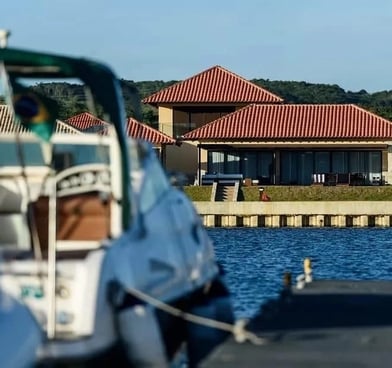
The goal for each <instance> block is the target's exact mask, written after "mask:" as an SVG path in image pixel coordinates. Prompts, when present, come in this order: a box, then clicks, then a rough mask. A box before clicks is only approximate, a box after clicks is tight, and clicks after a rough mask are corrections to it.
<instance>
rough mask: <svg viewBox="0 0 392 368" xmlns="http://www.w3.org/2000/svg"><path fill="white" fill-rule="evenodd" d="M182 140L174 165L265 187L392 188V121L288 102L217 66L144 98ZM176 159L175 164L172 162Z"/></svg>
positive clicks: (348, 108)
mask: <svg viewBox="0 0 392 368" xmlns="http://www.w3.org/2000/svg"><path fill="white" fill-rule="evenodd" d="M143 102H144V103H149V104H151V105H153V106H156V107H157V108H158V112H159V127H160V129H161V130H165V131H166V132H167V134H169V135H171V136H172V137H176V138H177V139H179V138H180V140H181V142H182V145H181V147H177V146H173V147H171V148H172V150H171V152H168V154H167V160H168V161H167V162H166V166H167V167H169V168H170V169H172V170H181V171H184V172H185V173H187V174H189V175H192V174H193V175H196V177H197V178H199V183H200V178H201V177H202V176H203V175H204V174H215V173H218V174H242V176H243V178H248V179H250V180H249V181H247V182H254V183H258V184H262V185H274V184H275V185H309V184H314V183H316V184H317V183H320V184H321V183H323V184H331V185H335V184H352V185H366V184H381V183H392V147H391V146H390V143H391V141H392V123H391V122H390V121H388V120H386V119H383V118H381V117H380V116H377V115H375V114H373V113H371V112H369V111H366V110H364V109H362V108H360V107H358V106H356V105H352V104H328V105H327V104H325V105H320V104H306V105H305V104H298V105H296V104H284V103H283V100H282V99H281V98H280V97H278V96H276V95H274V94H272V93H270V92H268V91H266V90H264V89H262V88H260V87H258V86H256V85H255V84H253V83H251V82H249V81H247V80H245V79H244V78H242V77H240V76H237V75H236V74H234V73H231V72H230V71H228V70H226V69H224V68H222V67H220V66H215V67H213V68H210V69H208V70H206V71H205V72H202V73H199V74H197V75H195V76H194V77H191V78H189V79H186V80H184V81H182V82H178V83H177V84H174V85H172V86H170V87H168V88H166V89H163V90H162V91H159V92H157V93H155V94H153V95H152V96H150V97H147V98H146V99H144V100H143ZM169 160H170V162H169Z"/></svg>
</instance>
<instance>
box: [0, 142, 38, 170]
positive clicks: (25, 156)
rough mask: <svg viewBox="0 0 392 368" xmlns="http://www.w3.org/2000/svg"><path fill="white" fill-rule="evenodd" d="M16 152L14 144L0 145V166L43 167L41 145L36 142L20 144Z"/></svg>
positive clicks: (3, 143)
mask: <svg viewBox="0 0 392 368" xmlns="http://www.w3.org/2000/svg"><path fill="white" fill-rule="evenodd" d="M19 147H20V148H21V150H20V151H19V150H18V146H17V143H15V142H2V143H1V145H0V166H20V165H21V163H22V161H23V163H24V165H26V166H44V165H45V161H44V157H43V154H42V149H41V145H40V144H39V143H38V142H23V143H20V146H19Z"/></svg>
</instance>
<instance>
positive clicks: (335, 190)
mask: <svg viewBox="0 0 392 368" xmlns="http://www.w3.org/2000/svg"><path fill="white" fill-rule="evenodd" d="M211 188H212V187H211V186H186V187H184V191H185V193H186V194H187V195H188V196H189V198H190V199H191V200H192V201H209V200H210V196H211ZM264 190H265V192H266V193H267V194H268V195H269V196H270V197H271V200H273V201H392V186H366V187H365V186H363V187H362V186H352V187H350V186H331V187H323V186H265V187H264ZM238 199H239V200H242V201H258V200H259V189H258V187H256V186H255V187H242V188H241V189H240V193H239V198H238Z"/></svg>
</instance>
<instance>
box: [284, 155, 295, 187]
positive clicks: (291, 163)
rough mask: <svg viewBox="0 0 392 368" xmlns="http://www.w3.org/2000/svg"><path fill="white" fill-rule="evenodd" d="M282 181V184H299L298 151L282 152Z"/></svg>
mask: <svg viewBox="0 0 392 368" xmlns="http://www.w3.org/2000/svg"><path fill="white" fill-rule="evenodd" d="M280 162H281V170H280V181H281V183H282V184H298V162H297V154H296V152H288V151H286V152H285V151H283V152H282V153H281V161H280Z"/></svg>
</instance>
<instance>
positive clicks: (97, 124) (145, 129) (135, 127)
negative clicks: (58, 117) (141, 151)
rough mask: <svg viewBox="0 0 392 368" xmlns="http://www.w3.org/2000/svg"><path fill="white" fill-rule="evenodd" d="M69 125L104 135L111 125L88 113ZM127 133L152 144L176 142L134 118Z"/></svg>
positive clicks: (73, 118) (71, 121) (73, 120)
mask: <svg viewBox="0 0 392 368" xmlns="http://www.w3.org/2000/svg"><path fill="white" fill-rule="evenodd" d="M67 123H69V124H70V125H72V126H74V127H75V128H77V129H79V130H81V131H84V132H87V131H88V132H93V131H94V132H97V133H102V134H106V133H107V127H108V126H109V123H107V122H105V121H104V120H101V119H99V118H97V117H95V116H94V115H92V114H90V113H88V112H84V113H81V114H79V115H75V116H73V117H71V118H69V119H68V120H67ZM126 132H127V134H128V136H129V137H133V138H138V139H144V140H146V141H148V142H151V143H152V144H174V143H175V142H176V140H175V139H173V138H171V137H169V136H168V135H166V134H164V133H161V132H160V131H158V130H156V129H154V128H152V127H150V126H148V125H146V124H143V123H140V122H139V121H137V120H136V119H133V118H129V119H128V120H127V128H126Z"/></svg>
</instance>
